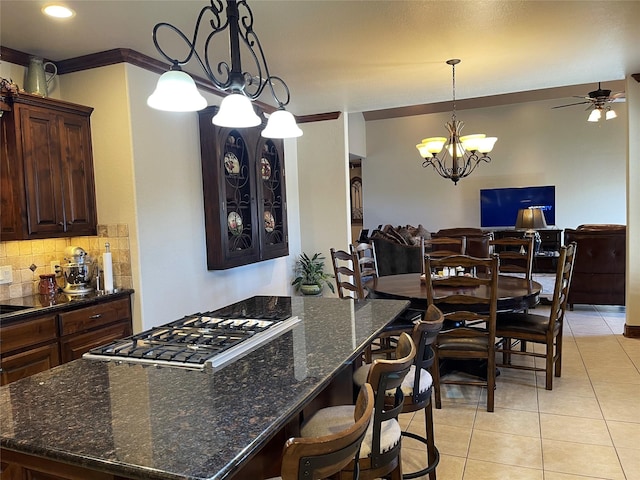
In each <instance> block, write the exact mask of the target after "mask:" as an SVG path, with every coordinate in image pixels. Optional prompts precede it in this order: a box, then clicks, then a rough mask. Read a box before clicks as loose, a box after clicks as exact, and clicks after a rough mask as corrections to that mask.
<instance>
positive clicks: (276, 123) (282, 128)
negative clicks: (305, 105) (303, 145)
mask: <svg viewBox="0 0 640 480" xmlns="http://www.w3.org/2000/svg"><path fill="white" fill-rule="evenodd" d="M261 135H262V136H263V137H265V138H295V137H300V136H301V135H302V130H300V127H298V125H297V124H296V119H295V117H294V116H293V115H292V114H291V113H290V112H287V111H286V110H276V111H275V112H273V113H272V114H271V115H270V116H269V121H268V122H267V126H266V127H265V129H264V130H262V133H261Z"/></svg>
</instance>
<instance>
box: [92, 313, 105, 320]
mask: <svg viewBox="0 0 640 480" xmlns="http://www.w3.org/2000/svg"><path fill="white" fill-rule="evenodd" d="M101 316H102V314H101V313H96V314H95V315H91V316H90V317H89V318H91V319H94V318H100V317H101Z"/></svg>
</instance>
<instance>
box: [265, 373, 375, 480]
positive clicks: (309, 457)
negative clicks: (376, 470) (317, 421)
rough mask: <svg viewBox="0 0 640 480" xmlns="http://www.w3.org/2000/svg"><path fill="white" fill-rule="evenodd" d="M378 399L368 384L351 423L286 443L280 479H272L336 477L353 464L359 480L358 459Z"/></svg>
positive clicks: (355, 475) (355, 408)
mask: <svg viewBox="0 0 640 480" xmlns="http://www.w3.org/2000/svg"><path fill="white" fill-rule="evenodd" d="M374 401H375V396H374V394H373V389H372V388H371V385H369V384H368V383H366V384H364V385H362V388H361V389H360V393H359V394H358V399H357V401H356V404H355V407H354V408H353V416H352V418H351V424H348V423H347V425H345V428H344V429H342V430H340V431H337V432H326V435H322V436H319V437H293V438H290V439H289V440H287V442H286V443H285V445H284V449H283V453H282V467H281V469H280V475H281V476H280V477H274V478H272V479H271V480H277V479H282V480H314V479H321V478H328V477H330V476H332V475H336V474H337V473H338V472H340V471H341V470H342V469H343V468H345V467H347V466H348V465H350V464H351V465H352V472H353V475H352V478H353V480H357V479H358V478H359V473H360V469H359V457H360V448H361V445H362V440H363V439H364V436H365V434H366V432H367V429H368V428H369V425H370V423H371V419H372V417H373V405H374Z"/></svg>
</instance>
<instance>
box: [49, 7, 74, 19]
mask: <svg viewBox="0 0 640 480" xmlns="http://www.w3.org/2000/svg"><path fill="white" fill-rule="evenodd" d="M42 12H43V13H44V14H45V15H49V16H50V17H55V18H70V17H73V16H74V15H75V14H76V12H74V11H73V10H71V9H70V8H68V7H65V6H64V5H47V6H46V7H44V8H43V9H42Z"/></svg>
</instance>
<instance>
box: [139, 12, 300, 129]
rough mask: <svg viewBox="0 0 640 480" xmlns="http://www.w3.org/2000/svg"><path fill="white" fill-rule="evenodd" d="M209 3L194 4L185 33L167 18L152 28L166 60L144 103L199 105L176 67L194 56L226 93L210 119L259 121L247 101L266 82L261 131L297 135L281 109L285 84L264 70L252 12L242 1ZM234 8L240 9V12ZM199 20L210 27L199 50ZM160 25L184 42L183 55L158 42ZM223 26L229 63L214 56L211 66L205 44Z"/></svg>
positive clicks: (236, 123) (184, 108)
mask: <svg viewBox="0 0 640 480" xmlns="http://www.w3.org/2000/svg"><path fill="white" fill-rule="evenodd" d="M209 3H210V5H206V6H205V7H203V8H202V9H201V10H200V14H199V15H198V19H197V21H196V25H195V27H194V31H193V35H192V37H191V39H190V38H189V37H187V36H186V35H185V34H184V33H183V32H182V31H181V30H180V29H178V28H177V27H175V26H173V25H171V24H170V23H166V22H161V23H158V24H157V25H156V26H155V27H154V28H153V43H154V45H155V47H156V49H157V50H158V52H159V53H160V55H162V56H163V57H164V58H165V59H166V60H168V61H169V62H171V69H170V70H169V71H168V72H166V73H164V74H163V75H162V76H161V77H160V78H159V79H158V84H157V85H156V89H155V91H154V92H153V93H152V94H151V95H150V96H149V98H148V99H147V105H149V106H150V107H152V108H155V109H158V110H167V111H171V112H192V111H196V110H202V109H203V108H205V107H206V106H207V101H206V99H205V98H204V97H203V96H202V95H201V94H200V92H198V89H197V87H196V84H195V82H194V81H193V78H191V76H190V75H189V74H187V73H186V72H183V71H182V68H181V67H182V66H183V65H185V64H187V63H188V62H189V61H190V60H191V59H192V58H195V60H196V61H197V62H198V63H199V64H200V67H201V68H202V70H203V72H204V74H205V75H206V77H207V79H208V80H209V81H210V82H211V83H212V84H213V85H214V86H215V87H216V88H217V89H218V90H221V91H223V92H227V93H228V95H227V96H226V97H225V98H224V99H223V100H222V102H221V103H220V110H219V111H218V113H217V114H216V115H215V116H214V117H213V119H212V121H213V123H214V124H215V125H218V126H221V127H231V128H245V127H255V126H258V125H260V123H262V121H261V119H260V117H259V116H258V115H256V113H255V111H254V109H253V105H252V103H251V101H252V100H256V99H257V98H258V97H259V96H260V95H261V94H262V92H263V91H264V90H265V88H266V89H268V90H269V91H270V92H271V95H272V96H273V99H274V100H275V102H276V103H277V105H278V109H277V110H276V111H274V112H273V113H272V114H271V115H270V116H269V120H268V122H267V126H266V128H265V129H264V130H263V131H262V135H263V136H264V137H268V138H290V137H299V136H300V135H302V130H300V128H299V127H298V125H297V124H296V121H295V117H294V116H293V115H292V114H291V113H289V112H287V111H286V110H285V106H286V105H287V104H288V103H289V100H290V94H289V87H287V84H286V83H285V82H284V80H282V79H281V78H280V77H277V76H274V75H271V74H270V73H269V67H268V65H267V60H266V58H265V56H264V51H263V49H262V45H261V44H260V40H259V39H258V36H257V35H256V33H255V32H254V30H253V12H252V11H251V9H250V8H249V5H248V4H247V1H246V0H227V1H226V8H225V7H224V5H223V2H222V0H209ZM240 9H242V13H243V14H242V16H241V15H240ZM205 19H206V20H205ZM203 21H206V23H208V25H209V26H210V27H211V32H209V33H208V34H207V36H206V38H205V39H204V43H203V45H204V48H203V52H201V53H198V52H197V51H196V45H197V41H198V35H199V33H200V26H201V23H202V22H203ZM161 29H169V30H171V31H173V32H174V33H176V34H177V35H178V37H179V38H180V39H182V41H184V43H185V44H186V45H187V47H188V48H189V50H188V52H187V54H186V55H185V57H184V58H183V59H177V58H172V57H170V56H169V55H167V54H166V53H165V51H164V50H163V49H162V47H160V44H159V43H158V31H160V30H161ZM225 30H228V38H229V49H230V53H229V58H230V59H231V65H229V62H227V61H226V60H220V61H219V62H217V63H215V62H214V63H215V65H214V67H213V68H212V66H211V62H210V60H209V48H211V49H212V50H213V44H214V40H218V38H219V37H218V35H219V34H221V33H223V32H224V31H225ZM241 45H242V46H243V48H244V49H245V50H246V51H248V52H249V53H250V58H251V60H252V65H253V69H254V74H251V73H249V72H248V71H243V70H242V64H241V58H240V46H241ZM276 91H277V92H278V93H279V94H280V95H281V97H280V96H278V93H276Z"/></svg>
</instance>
